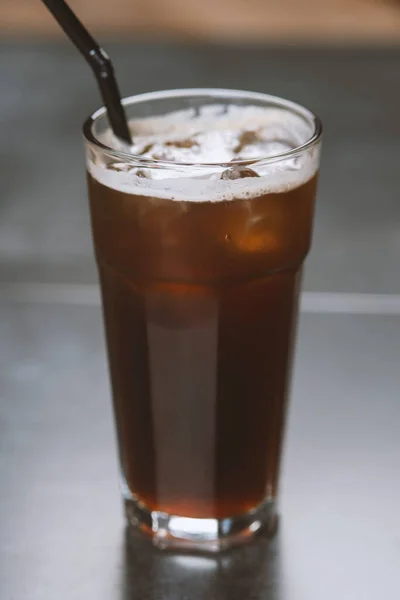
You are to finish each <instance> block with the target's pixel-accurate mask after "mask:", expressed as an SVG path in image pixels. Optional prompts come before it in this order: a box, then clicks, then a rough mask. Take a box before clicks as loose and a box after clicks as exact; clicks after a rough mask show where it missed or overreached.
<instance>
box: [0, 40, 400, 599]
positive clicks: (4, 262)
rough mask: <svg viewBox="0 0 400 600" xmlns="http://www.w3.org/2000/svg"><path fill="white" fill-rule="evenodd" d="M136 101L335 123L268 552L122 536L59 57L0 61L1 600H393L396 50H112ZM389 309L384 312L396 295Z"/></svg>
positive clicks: (329, 132)
mask: <svg viewBox="0 0 400 600" xmlns="http://www.w3.org/2000/svg"><path fill="white" fill-rule="evenodd" d="M107 47H108V49H109V50H110V53H111V54H112V56H113V57H115V59H114V60H115V64H116V67H117V69H118V72H119V73H120V79H121V87H122V89H123V91H124V93H126V94H130V93H133V92H141V91H147V90H151V89H157V88H160V89H161V88H166V87H169V88H172V87H187V86H208V87H210V86H218V87H237V88H247V89H255V90H259V91H268V92H271V93H276V94H278V95H283V96H287V97H290V98H292V99H294V100H297V101H299V102H301V103H304V104H306V105H307V106H309V107H310V108H312V109H313V110H315V111H316V112H318V113H319V114H320V116H321V117H322V119H323V121H324V123H325V131H326V137H325V146H324V156H323V159H324V166H323V168H322V173H321V185H320V194H319V204H318V210H317V219H316V233H315V240H314V250H313V253H312V255H311V257H310V259H309V262H308V269H307V275H306V281H305V287H306V290H307V294H306V296H305V300H304V303H303V308H304V312H303V314H302V318H301V325H300V335H299V343H298V355H297V362H296V369H295V381H294V389H293V398H292V405H291V411H290V418H289V426H288V436H287V446H286V452H285V460H284V476H283V489H282V501H281V514H282V519H281V525H280V531H279V534H278V536H277V537H276V538H275V539H274V540H273V541H268V540H266V539H263V538H260V539H258V540H257V541H256V542H255V543H253V544H251V545H249V546H247V547H245V548H241V549H236V550H234V551H232V552H230V553H225V554H222V555H221V556H219V557H218V556H213V557H207V556H188V555H180V554H163V553H161V552H159V551H155V550H153V549H152V548H151V546H150V545H149V544H147V543H146V542H144V541H143V540H140V539H137V538H133V539H132V538H130V537H129V536H127V535H126V532H125V528H124V522H123V519H122V511H121V505H120V500H119V494H118V489H117V462H116V455H115V450H114V438H113V435H114V434H113V425H112V414H111V406H110V401H109V386H108V380H107V369H106V362H105V352H104V339H103V332H102V323H101V315H100V308H99V301H98V292H97V286H96V281H97V279H96V272H95V268H94V262H93V258H92V247H91V241H90V235H89V222H88V211H87V205H86V201H85V182H84V176H83V153H82V149H81V140H80V138H79V127H80V123H81V122H82V120H83V118H84V117H85V116H86V115H87V114H88V113H89V112H90V111H91V110H92V109H93V108H94V107H96V105H97V104H98V97H97V92H96V89H95V86H94V84H93V82H92V80H91V79H90V78H89V77H88V73H87V69H86V66H85V65H84V64H82V62H81V61H80V60H79V58H78V57H77V56H76V54H75V53H74V51H73V50H72V49H70V48H69V47H68V45H66V44H62V43H60V44H52V45H44V44H43V45H40V44H33V43H31V44H29V43H22V42H19V43H11V42H10V43H2V44H1V45H0V81H1V93H0V120H1V124H0V130H1V133H2V135H1V137H0V165H1V167H0V178H1V181H0V189H1V196H0V482H1V483H0V600H54V599H55V598H57V599H63V598H68V600H103V599H104V600H128V599H130V600H138V599H140V600H155V599H157V600H158V599H160V598H163V599H167V600H169V599H171V600H172V599H174V600H175V599H179V600H180V599H182V600H184V599H185V600H186V599H193V600H198V599H199V600H200V599H202V600H203V599H204V600H206V599H207V600H209V599H211V600H213V599H216V600H220V599H225V598H226V599H229V600H239V599H240V600H242V599H246V600H247V599H249V600H261V599H267V600H268V599H271V600H321V599H322V598H323V599H324V600H333V599H335V600H336V599H337V598H341V600H376V598H384V599H385V600H392V599H393V600H395V599H397V598H399V597H400V516H399V506H400V477H399V472H400V436H399V428H400V399H399V398H400V391H399V390H400V369H399V356H400V296H399V293H400V276H399V268H398V265H399V260H400V235H399V234H400V231H399V230H400V203H399V201H398V194H399V185H398V165H397V162H398V139H399V133H400V126H399V119H398V116H397V113H398V104H399V96H398V90H399V89H400V87H399V83H400V81H399V80H400V69H399V68H398V65H399V64H400V49H381V50H378V49H375V50H372V49H358V50H355V49H347V50H346V49H339V48H338V49H320V48H319V49H298V48H287V49H277V48H268V47H265V48H260V47H259V48H241V49H239V48H234V47H232V48H228V47H201V46H192V47H188V48H187V47H185V48H183V47H178V46H161V45H155V46H152V45H133V44H131V45H130V44H115V43H114V44H109V45H108V46H107ZM382 295H384V296H382Z"/></svg>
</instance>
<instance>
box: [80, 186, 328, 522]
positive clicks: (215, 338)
mask: <svg viewBox="0 0 400 600" xmlns="http://www.w3.org/2000/svg"><path fill="white" fill-rule="evenodd" d="M315 187H316V177H314V178H313V179H312V180H310V181H309V182H307V183H306V184H304V185H302V186H300V187H298V188H296V189H293V190H291V191H289V192H286V193H280V194H268V195H263V196H259V197H257V198H253V199H251V200H233V201H228V202H222V201H220V202H177V201H172V200H162V199H161V200H160V199H155V198H149V197H143V196H136V195H132V194H124V193H121V192H118V191H115V190H112V189H110V188H108V187H106V186H103V185H102V184H100V183H98V182H97V181H95V180H94V179H92V178H91V177H90V176H89V191H90V200H91V212H92V223H93V233H94V243H95V250H96V256H97V260H98V265H99V271H100V278H101V286H102V294H103V304H104V317H105V324H106V331H107V343H108V353H109V362H110V369H111V379H112V388H113V395H114V407H115V415H116V422H117V428H118V438H119V448H120V456H121V463H122V468H123V471H124V475H125V477H126V481H127V485H128V487H129V489H130V491H131V493H132V494H134V495H135V497H136V498H138V499H139V500H140V501H141V502H143V503H144V504H145V505H146V506H147V507H148V508H150V509H151V510H160V511H165V512H168V513H172V514H177V515H181V516H189V517H218V518H220V517H226V516H228V515H235V514H239V513H243V512H244V511H247V510H249V509H250V508H252V507H255V506H256V505H258V504H259V503H260V502H262V501H263V499H264V498H265V497H266V496H268V497H274V495H275V494H276V488H277V480H278V469H279V458H280V451H281V442H282V433H283V427H284V420H285V411H286V402H287V394H288V385H289V380H290V363H291V353H292V345H293V337H294V330H295V321H296V314H297V303H298V294H299V280H300V274H301V266H302V262H303V259H304V257H305V255H306V254H307V251H308V248H309V243H310V237H311V228H312V217H313V204H314V196H315Z"/></svg>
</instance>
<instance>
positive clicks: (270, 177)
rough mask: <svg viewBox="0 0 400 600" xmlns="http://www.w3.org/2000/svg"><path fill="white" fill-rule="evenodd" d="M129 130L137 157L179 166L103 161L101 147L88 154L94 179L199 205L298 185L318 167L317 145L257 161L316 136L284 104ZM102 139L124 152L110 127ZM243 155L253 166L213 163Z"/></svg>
mask: <svg viewBox="0 0 400 600" xmlns="http://www.w3.org/2000/svg"><path fill="white" fill-rule="evenodd" d="M130 128H131V131H132V136H133V140H134V144H133V146H132V147H131V148H130V152H131V153H132V154H133V155H135V156H136V157H138V156H140V157H141V158H142V159H143V158H144V159H150V160H154V161H160V160H161V161H169V162H173V163H175V165H176V168H175V167H168V168H161V167H162V165H152V166H150V165H146V166H140V168H138V163H137V159H136V161H135V163H136V164H130V163H129V162H126V163H121V162H117V161H115V163H113V164H111V165H110V164H106V162H105V161H104V160H102V155H101V152H97V153H96V157H95V160H93V158H91V157H90V156H89V157H88V163H89V165H88V166H89V170H90V172H91V174H92V176H93V177H94V178H95V179H97V180H98V181H100V183H103V184H104V185H106V186H108V187H110V188H113V189H116V190H119V191H122V192H124V193H131V194H140V195H145V196H150V197H154V198H167V199H171V200H180V201H194V202H196V201H197V202H204V201H221V200H234V199H240V198H251V197H254V196H257V195H261V194H264V193H270V192H283V191H287V190H289V189H292V188H294V187H297V186H299V185H301V184H302V183H305V182H306V181H307V180H308V179H310V178H311V177H312V176H313V175H314V173H315V171H316V168H317V162H318V152H313V149H310V150H307V151H304V152H303V153H302V154H301V155H297V156H295V157H291V156H288V157H286V158H282V159H280V160H279V161H278V160H270V161H268V160H264V161H262V160H259V159H260V158H264V159H265V158H267V157H268V156H274V155H275V154H277V153H281V152H285V151H287V150H290V149H293V148H295V147H296V146H298V145H300V144H302V143H304V142H305V141H307V139H309V137H310V136H311V134H312V131H311V127H310V126H309V125H307V123H305V121H304V120H303V119H302V118H301V117H299V116H297V115H295V114H292V113H290V112H288V111H285V110H283V109H277V108H271V109H270V108H264V107H258V106H246V107H243V106H234V105H232V106H226V105H212V106H204V107H202V108H200V109H199V110H197V111H194V110H193V109H189V110H185V111H179V112H174V113H169V114H167V115H162V116H156V117H151V118H144V119H141V120H134V121H131V122H130ZM99 137H100V136H99ZM100 141H101V142H102V143H103V144H105V145H107V146H109V147H111V148H114V149H117V150H118V149H121V148H120V143H119V142H118V141H117V140H116V139H115V138H114V136H113V134H112V132H111V131H110V130H108V131H106V132H105V133H103V134H102V135H101V139H100ZM238 154H239V155H240V159H241V160H248V159H249V160H254V162H253V163H251V166H242V165H236V164H235V163H234V162H233V164H232V166H231V167H220V166H218V164H215V163H230V162H232V161H235V160H238ZM133 161H134V157H133ZM181 163H189V164H193V166H191V167H183V166H182V165H181ZM205 163H208V164H205ZM213 163H214V164H213Z"/></svg>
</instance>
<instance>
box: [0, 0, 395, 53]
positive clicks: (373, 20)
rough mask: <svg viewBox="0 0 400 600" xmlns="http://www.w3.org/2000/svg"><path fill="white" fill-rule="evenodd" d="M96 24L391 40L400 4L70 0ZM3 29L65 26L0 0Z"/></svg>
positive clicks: (167, 31)
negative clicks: (57, 24)
mask: <svg viewBox="0 0 400 600" xmlns="http://www.w3.org/2000/svg"><path fill="white" fill-rule="evenodd" d="M70 4H71V6H72V7H73V8H74V9H75V10H76V11H77V12H78V13H79V15H80V17H81V18H82V20H83V21H84V22H85V23H86V24H87V26H88V27H89V28H91V29H92V30H93V31H95V32H97V33H101V34H109V35H113V36H118V35H121V36H124V37H126V36H129V35H130V34H133V35H135V36H155V37H164V38H165V37H167V38H176V39H187V40H191V39H192V40H203V41H204V40H219V39H220V40H232V39H234V40H243V41H258V42H259V41H274V42H277V41H283V42H287V41H294V42H296V41H326V42H340V41H346V42H355V43H357V42H361V43H362V42H373V41H375V42H393V41H399V40H400V9H399V7H397V6H396V3H394V2H393V3H391V2H389V1H388V2H385V1H384V0H380V1H379V0H375V1H374V0H70ZM0 34H6V35H7V36H9V35H26V34H28V35H29V34H30V35H32V34H33V35H40V36H41V35H43V36H50V37H53V36H55V35H60V32H59V30H58V28H57V26H56V25H55V23H54V22H53V20H52V18H51V17H50V15H49V14H48V13H47V11H46V9H45V8H44V6H43V5H42V3H41V2H40V0H0Z"/></svg>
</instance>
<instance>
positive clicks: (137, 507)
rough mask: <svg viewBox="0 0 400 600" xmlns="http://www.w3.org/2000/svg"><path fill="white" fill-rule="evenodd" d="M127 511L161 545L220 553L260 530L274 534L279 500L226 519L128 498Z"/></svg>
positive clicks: (129, 519) (135, 526) (156, 543)
mask: <svg viewBox="0 0 400 600" xmlns="http://www.w3.org/2000/svg"><path fill="white" fill-rule="evenodd" d="M125 513H126V517H127V519H128V523H129V524H130V525H131V526H132V527H134V528H135V529H137V530H140V531H142V532H143V533H145V534H146V535H148V536H149V537H151V539H152V541H153V544H154V545H155V546H157V547H158V548H179V549H181V550H184V549H186V550H203V551H206V552H218V551H220V550H225V549H227V548H230V547H231V546H235V545H238V544H242V543H244V542H246V541H248V540H250V539H251V538H253V537H254V536H255V535H256V534H258V533H260V532H263V533H264V534H267V535H271V536H272V535H273V534H274V533H275V531H276V528H277V513H276V510H275V502H274V501H273V500H269V499H268V500H265V501H264V502H262V504H259V505H258V506H257V507H255V508H253V509H252V510H250V511H248V512H246V513H244V514H241V515H235V516H232V517H226V518H224V519H199V518H191V517H180V516H178V515H170V514H167V513H164V512H159V511H151V510H149V509H148V508H146V507H145V506H144V505H143V504H142V503H140V502H138V501H137V500H134V499H129V500H125Z"/></svg>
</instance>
